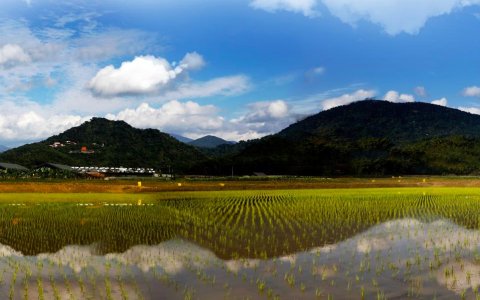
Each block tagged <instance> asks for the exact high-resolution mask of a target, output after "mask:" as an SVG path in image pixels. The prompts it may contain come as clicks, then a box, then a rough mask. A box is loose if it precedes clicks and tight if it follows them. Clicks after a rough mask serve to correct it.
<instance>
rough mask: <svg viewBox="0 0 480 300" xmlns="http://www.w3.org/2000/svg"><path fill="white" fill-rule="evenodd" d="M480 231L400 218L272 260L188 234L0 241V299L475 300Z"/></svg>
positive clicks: (479, 278)
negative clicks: (27, 249) (99, 242)
mask: <svg viewBox="0 0 480 300" xmlns="http://www.w3.org/2000/svg"><path fill="white" fill-rule="evenodd" d="M479 285H480V232H479V231H478V230H470V229H465V228H464V227H462V226H459V225H456V224H455V223H453V222H451V221H448V220H447V219H438V220H433V221H425V220H423V221H421V220H417V219H413V218H412V219H410V218H404V219H398V220H391V221H387V222H384V223H381V224H378V225H375V226H372V227H370V228H368V229H367V230H365V231H363V232H361V233H358V234H356V235H355V236H352V237H350V238H348V239H345V240H343V241H341V242H338V243H335V244H329V245H325V246H322V247H314V248H311V249H309V250H306V251H300V252H297V253H292V254H290V255H282V256H277V257H269V258H265V259H260V258H238V259H232V258H230V259H226V258H220V257H219V256H217V255H216V254H215V253H214V252H213V251H211V250H209V249H206V248H202V247H200V246H198V245H196V244H195V243H193V242H189V241H187V240H184V239H172V240H167V241H163V242H161V243H159V244H157V245H136V246H133V247H130V248H129V249H128V250H126V251H124V252H121V253H107V254H105V253H101V252H99V251H98V249H97V246H96V245H90V246H76V245H70V246H66V247H63V248H62V249H60V250H59V251H57V252H54V253H41V254H38V255H32V256H28V255H27V256H25V255H23V254H22V253H21V252H19V251H17V250H15V249H13V248H11V247H10V246H7V245H1V246H0V298H1V299H100V298H102V299H266V298H271V299H275V298H278V299H316V298H317V299H405V298H413V299H433V298H436V299H462V298H463V299H475V298H476V296H477V292H478V286H479Z"/></svg>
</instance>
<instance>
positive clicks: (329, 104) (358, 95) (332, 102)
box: [322, 89, 376, 110]
mask: <svg viewBox="0 0 480 300" xmlns="http://www.w3.org/2000/svg"><path fill="white" fill-rule="evenodd" d="M375 95H376V92H375V91H374V90H364V89H360V90H358V91H356V92H354V93H351V94H343V95H342V96H340V97H334V98H329V99H326V100H323V101H322V108H323V109H324V110H327V109H330V108H334V107H337V106H340V105H346V104H350V103H352V102H355V101H360V100H364V99H367V98H372V97H375Z"/></svg>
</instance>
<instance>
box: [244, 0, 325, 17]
mask: <svg viewBox="0 0 480 300" xmlns="http://www.w3.org/2000/svg"><path fill="white" fill-rule="evenodd" d="M316 5H317V1H316V0H253V1H252V2H250V6H251V7H253V8H256V9H263V10H266V11H269V12H275V11H279V10H285V11H291V12H295V13H302V14H304V15H305V16H307V17H313V16H315V15H317V12H316V11H315V6H316Z"/></svg>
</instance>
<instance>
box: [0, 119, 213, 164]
mask: <svg viewBox="0 0 480 300" xmlns="http://www.w3.org/2000/svg"><path fill="white" fill-rule="evenodd" d="M55 143H58V144H57V145H58V146H57V147H55V148H54V147H53V146H54V145H55ZM82 148H83V149H82ZM82 150H83V151H82ZM203 159H205V156H204V155H203V154H202V153H201V152H199V151H198V150H197V149H195V148H194V147H193V146H189V145H186V144H184V143H182V142H179V141H177V140H176V139H175V138H173V137H171V136H170V135H168V134H166V133H162V132H160V131H158V130H156V129H136V128H133V127H132V126H130V125H128V124H127V123H125V122H123V121H110V120H107V119H103V118H93V119H92V120H91V121H88V122H85V123H84V124H82V125H80V126H78V127H74V128H71V129H69V130H67V131H65V132H63V133H61V134H59V135H55V136H52V137H50V138H48V139H46V140H44V141H42V142H39V143H33V144H28V145H24V146H21V147H18V148H15V149H11V150H8V151H6V152H4V153H2V154H0V161H8V162H12V163H18V164H21V165H25V166H30V167H32V166H36V165H39V164H42V163H44V162H55V163H61V164H67V165H82V166H92V165H93V166H123V167H152V168H165V167H167V166H170V167H171V168H173V169H174V170H176V171H178V172H181V171H185V170H187V169H189V168H190V167H191V166H192V165H194V164H196V163H198V162H199V161H201V160H203Z"/></svg>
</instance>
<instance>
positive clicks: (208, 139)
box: [188, 135, 235, 148]
mask: <svg viewBox="0 0 480 300" xmlns="http://www.w3.org/2000/svg"><path fill="white" fill-rule="evenodd" d="M188 144H190V145H192V146H195V147H200V148H215V147H218V146H220V145H232V144H235V142H231V141H226V140H224V139H221V138H219V137H216V136H213V135H207V136H204V137H201V138H199V139H196V140H194V141H190V142H188Z"/></svg>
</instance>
